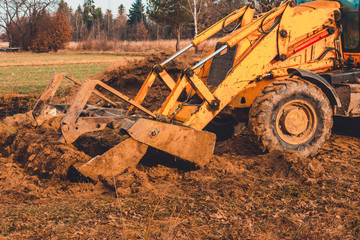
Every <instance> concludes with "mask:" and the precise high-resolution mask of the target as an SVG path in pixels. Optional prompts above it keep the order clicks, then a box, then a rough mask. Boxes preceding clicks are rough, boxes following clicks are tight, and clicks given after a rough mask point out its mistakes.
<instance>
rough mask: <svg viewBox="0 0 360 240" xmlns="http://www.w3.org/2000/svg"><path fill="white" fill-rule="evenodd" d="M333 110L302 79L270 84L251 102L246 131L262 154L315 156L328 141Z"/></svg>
mask: <svg viewBox="0 0 360 240" xmlns="http://www.w3.org/2000/svg"><path fill="white" fill-rule="evenodd" d="M332 115H333V114H332V108H331V106H330V103H329V100H328V99H327V97H326V96H325V94H324V93H323V92H322V91H321V90H320V89H319V88H318V87H317V86H315V85H313V84H311V83H309V82H307V81H305V80H302V79H286V80H279V81H276V82H273V83H270V84H269V85H268V86H267V87H265V88H264V89H263V90H262V92H261V93H260V94H259V95H258V96H257V97H256V99H255V100H254V102H253V104H252V107H251V109H250V113H249V127H250V131H251V132H252V134H253V135H254V136H255V139H256V141H257V142H258V144H259V146H260V148H261V149H262V150H263V151H272V150H274V149H279V150H293V151H295V152H296V153H297V154H298V155H300V156H304V157H306V156H309V155H313V154H315V153H316V152H317V151H318V150H319V149H320V148H321V147H322V145H323V144H324V143H325V142H326V140H327V139H328V138H329V137H330V132H331V128H332V125H333V119H332Z"/></svg>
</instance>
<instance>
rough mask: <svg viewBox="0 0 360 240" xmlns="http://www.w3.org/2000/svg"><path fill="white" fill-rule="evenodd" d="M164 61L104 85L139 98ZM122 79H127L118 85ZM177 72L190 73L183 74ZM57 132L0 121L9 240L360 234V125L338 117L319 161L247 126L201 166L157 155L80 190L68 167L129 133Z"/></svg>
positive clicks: (108, 75)
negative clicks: (253, 134)
mask: <svg viewBox="0 0 360 240" xmlns="http://www.w3.org/2000/svg"><path fill="white" fill-rule="evenodd" d="M163 57H164V56H161V55H160V57H159V55H155V56H150V57H148V58H147V59H146V60H145V61H143V62H131V63H129V65H127V66H116V65H113V66H110V67H109V68H108V69H107V70H106V71H105V72H104V73H102V74H99V75H97V76H95V77H96V78H98V79H101V80H103V81H106V82H108V83H109V84H111V85H112V86H114V87H117V88H119V89H120V90H121V89H122V91H124V89H126V90H128V94H129V95H133V94H135V93H136V88H138V84H134V83H133V81H134V80H136V81H138V83H141V82H142V81H143V79H144V78H145V77H146V73H147V72H146V73H145V70H146V71H147V70H149V69H146V67H145V65H146V66H147V65H148V64H149V63H148V62H151V61H153V59H155V60H154V61H159V59H160V60H161V59H162V58H163ZM147 61H148V62H147ZM179 61H182V60H179ZM183 62H185V61H182V63H183ZM187 63H189V64H191V62H188V61H187ZM134 67H135V68H138V72H137V71H132V69H131V68H134ZM142 67H143V68H144V69H145V70H144V72H142V71H141V68H142ZM181 67H184V66H181ZM128 73H131V74H134V75H133V76H129V75H130V74H128ZM119 74H121V75H123V76H126V78H125V79H128V80H126V81H125V82H123V83H119V81H122V80H121V79H120V78H118V79H117V80H116V77H117V76H118V75H119ZM172 74H175V75H176V74H179V71H178V69H176V66H174V72H172ZM157 86H158V89H162V87H161V86H160V84H159V85H156V87H157ZM164 91H165V90H164ZM68 95H69V94H68ZM159 97H160V96H159V94H153V95H151V96H150V100H147V101H146V102H145V104H149V105H153V104H154V103H155V102H156V101H155V100H156V99H158V98H159ZM59 98H60V99H61V97H59ZM154 99H155V100H154ZM8 108H10V107H8ZM14 112H16V111H14ZM7 115H12V114H7ZM58 126H59V122H58V121H56V120H53V121H50V122H48V123H46V124H44V125H43V126H41V127H38V128H34V127H33V126H32V124H31V117H30V114H29V113H28V114H18V115H14V116H9V117H6V118H3V119H2V120H1V121H0V196H1V198H0V215H1V216H2V220H1V221H0V236H1V237H2V238H9V239H69V238H75V239H114V238H119V239H138V238H140V239H142V238H145V239H325V238H328V239H358V238H359V237H360V236H359V235H360V194H359V190H360V179H359V178H360V142H359V136H360V120H359V119H350V120H349V119H335V126H334V132H333V134H332V136H331V138H330V140H329V141H328V142H327V143H326V145H325V146H324V147H323V148H322V149H321V150H320V151H319V153H318V154H317V155H316V156H314V157H312V158H298V157H296V156H294V155H292V154H291V153H280V152H272V153H266V154H264V153H262V152H260V151H259V149H258V148H257V147H256V146H255V145H254V144H253V143H252V142H251V141H250V136H249V133H248V131H247V130H246V128H245V129H244V131H242V132H241V133H240V134H238V135H236V136H234V137H232V138H230V139H227V140H223V141H218V142H217V145H216V149H215V156H214V157H213V158H212V159H211V160H210V162H209V163H208V164H207V165H206V166H205V167H203V168H201V169H194V168H191V167H189V166H186V165H183V164H181V163H182V162H181V161H180V162H179V161H178V159H174V158H172V157H169V156H166V155H164V154H162V153H159V152H157V151H154V150H150V151H149V152H148V153H147V154H146V156H145V157H144V158H143V159H142V160H141V162H140V163H139V164H138V166H137V167H136V168H134V169H127V170H126V171H125V173H123V174H121V175H119V176H116V177H114V178H113V179H110V180H109V179H107V180H106V181H102V182H99V183H97V184H94V183H86V182H85V183H84V182H83V183H79V182H74V180H76V179H74V178H73V174H72V172H71V171H68V170H69V167H70V166H71V165H72V164H73V163H75V162H85V161H87V160H89V159H91V158H92V157H93V156H96V155H98V154H101V153H102V152H104V151H106V150H107V149H109V148H111V147H112V146H114V145H115V144H116V143H117V142H118V141H120V139H121V136H120V134H119V133H118V132H115V131H112V130H110V129H108V130H105V132H103V133H95V134H86V135H85V136H83V137H81V138H80V139H78V140H77V141H76V142H75V144H74V145H68V144H61V143H59V142H58V139H59V137H60V134H59V132H58ZM70 169H71V168H70Z"/></svg>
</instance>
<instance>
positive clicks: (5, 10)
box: [0, 0, 25, 47]
mask: <svg viewBox="0 0 360 240" xmlns="http://www.w3.org/2000/svg"><path fill="white" fill-rule="evenodd" d="M24 2H25V0H2V1H0V9H1V10H0V11H1V12H0V20H1V22H0V26H1V27H3V28H4V29H5V31H6V34H7V36H8V38H9V47H13V34H12V32H11V29H10V28H11V26H16V28H17V29H18V31H19V34H20V38H21V39H22V36H23V31H22V29H21V27H20V25H21V23H22V21H23V17H24ZM20 47H23V41H21V40H20Z"/></svg>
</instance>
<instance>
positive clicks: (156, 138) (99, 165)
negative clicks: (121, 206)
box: [75, 118, 216, 181]
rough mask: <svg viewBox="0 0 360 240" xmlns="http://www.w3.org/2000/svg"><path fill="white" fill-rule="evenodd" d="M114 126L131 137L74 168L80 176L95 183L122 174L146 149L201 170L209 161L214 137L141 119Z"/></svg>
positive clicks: (137, 161) (127, 120)
mask: <svg viewBox="0 0 360 240" xmlns="http://www.w3.org/2000/svg"><path fill="white" fill-rule="evenodd" d="M119 124H120V125H119ZM117 126H120V128H121V129H123V130H126V131H127V133H128V134H129V135H130V138H128V139H126V140H125V141H123V142H121V143H119V144H118V145H116V146H115V147H113V148H111V149H110V150H108V151H107V152H105V153H104V154H102V155H101V156H97V157H95V158H93V159H91V160H90V161H89V162H87V163H85V164H84V165H82V166H75V168H76V169H77V170H78V171H79V172H80V173H81V174H82V175H84V176H85V177H88V178H91V179H92V180H93V181H97V180H98V177H99V176H102V177H111V176H116V175H118V174H121V173H122V172H123V171H124V170H125V169H127V168H129V167H135V166H136V165H137V164H138V163H139V161H140V160H141V158H142V157H143V156H144V155H145V153H146V150H147V148H148V146H151V147H153V148H156V149H158V150H161V151H163V152H167V153H169V154H171V155H173V156H176V157H179V158H181V159H184V160H187V161H190V162H192V163H194V164H196V165H197V166H199V167H202V166H204V165H205V164H206V163H208V162H209V161H210V159H211V156H212V154H213V151H214V147H215V140H216V136H215V134H213V133H210V132H205V131H199V130H195V129H191V128H187V127H183V126H177V125H172V124H168V123H162V122H157V121H152V120H148V119H142V118H140V119H138V120H136V121H135V122H133V121H131V120H129V119H123V120H120V121H119V122H118V123H117Z"/></svg>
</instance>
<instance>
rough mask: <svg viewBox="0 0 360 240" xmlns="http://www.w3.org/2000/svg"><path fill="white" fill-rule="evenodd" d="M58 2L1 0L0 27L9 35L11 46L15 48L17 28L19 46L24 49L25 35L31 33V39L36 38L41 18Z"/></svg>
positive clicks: (46, 0) (47, 0)
mask: <svg viewBox="0 0 360 240" xmlns="http://www.w3.org/2000/svg"><path fill="white" fill-rule="evenodd" d="M57 2H58V0H1V1H0V20H1V23H0V26H1V27H3V28H4V29H5V31H6V33H7V35H8V38H9V42H10V46H13V33H12V32H11V27H15V28H16V30H17V32H18V35H19V46H20V47H22V48H23V47H24V35H25V32H26V31H30V38H33V37H35V35H36V29H37V23H38V22H39V19H40V16H41V15H43V14H44V13H45V10H46V9H47V8H49V7H51V6H55V4H56V3H57Z"/></svg>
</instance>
